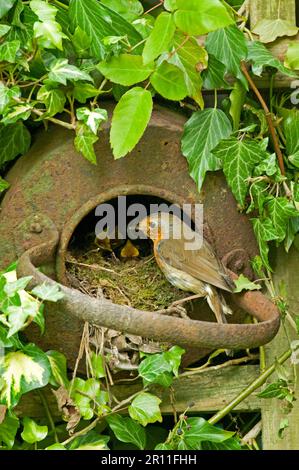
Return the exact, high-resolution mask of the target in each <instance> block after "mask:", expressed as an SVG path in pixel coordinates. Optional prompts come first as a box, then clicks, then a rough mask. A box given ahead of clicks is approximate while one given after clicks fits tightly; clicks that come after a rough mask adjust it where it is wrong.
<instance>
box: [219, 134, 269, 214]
mask: <svg viewBox="0 0 299 470" xmlns="http://www.w3.org/2000/svg"><path fill="white" fill-rule="evenodd" d="M213 154H214V155H215V156H216V157H217V158H219V159H220V160H221V161H222V163H223V171H224V174H225V176H226V179H227V182H228V184H229V186H230V187H231V190H232V192H233V194H234V196H235V198H236V199H237V201H238V203H239V204H240V206H241V207H244V204H245V197H246V194H247V191H248V187H249V182H248V178H249V177H251V176H252V172H253V169H254V167H255V165H256V164H258V163H259V162H261V161H262V160H263V159H264V158H266V157H267V156H268V154H267V152H265V151H264V150H263V149H262V147H261V146H260V144H259V143H258V142H256V141H254V140H249V139H243V140H238V139H237V138H235V137H231V138H230V139H226V140H222V141H221V142H220V143H219V145H218V146H217V147H216V148H215V149H214V150H213Z"/></svg>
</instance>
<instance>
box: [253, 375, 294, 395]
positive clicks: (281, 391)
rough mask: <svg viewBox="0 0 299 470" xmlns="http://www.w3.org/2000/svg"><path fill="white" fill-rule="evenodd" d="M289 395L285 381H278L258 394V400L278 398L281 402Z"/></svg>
mask: <svg viewBox="0 0 299 470" xmlns="http://www.w3.org/2000/svg"><path fill="white" fill-rule="evenodd" d="M288 394H289V387H288V384H287V382H286V381H285V380H283V379H279V380H278V381H277V382H274V383H272V384H269V385H267V387H266V388H265V389H264V390H263V391H262V392H260V393H259V394H258V397H259V398H278V399H279V400H283V399H284V398H285V397H286V396H287V395H288Z"/></svg>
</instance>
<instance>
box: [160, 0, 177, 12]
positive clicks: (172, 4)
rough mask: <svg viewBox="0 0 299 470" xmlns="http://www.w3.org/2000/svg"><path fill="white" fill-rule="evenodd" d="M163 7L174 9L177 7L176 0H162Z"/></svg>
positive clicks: (169, 9)
mask: <svg viewBox="0 0 299 470" xmlns="http://www.w3.org/2000/svg"><path fill="white" fill-rule="evenodd" d="M163 5H164V8H165V9H166V10H168V11H174V10H176V9H177V7H178V6H177V0H164V4H163Z"/></svg>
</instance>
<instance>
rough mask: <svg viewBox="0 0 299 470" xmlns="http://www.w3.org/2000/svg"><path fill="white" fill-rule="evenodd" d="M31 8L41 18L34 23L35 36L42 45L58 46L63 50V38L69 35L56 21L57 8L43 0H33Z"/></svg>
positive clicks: (45, 46)
mask: <svg viewBox="0 0 299 470" xmlns="http://www.w3.org/2000/svg"><path fill="white" fill-rule="evenodd" d="M30 8H31V10H32V11H33V12H34V13H35V14H36V16H37V17H38V19H39V20H40V21H36V22H35V23H34V25H33V31H34V37H35V38H37V39H38V40H39V43H40V45H41V46H42V47H44V48H52V47H57V49H59V50H61V51H62V39H64V38H67V36H66V35H65V34H64V33H63V32H62V27H61V25H60V24H59V23H58V22H57V21H55V18H56V14H57V8H55V7H54V6H53V5H50V4H49V3H46V2H44V1H41V0H31V1H30Z"/></svg>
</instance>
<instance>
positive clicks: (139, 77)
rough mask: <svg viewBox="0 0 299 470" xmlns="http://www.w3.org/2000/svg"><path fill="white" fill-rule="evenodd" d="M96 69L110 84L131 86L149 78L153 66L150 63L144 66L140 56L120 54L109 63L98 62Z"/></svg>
mask: <svg viewBox="0 0 299 470" xmlns="http://www.w3.org/2000/svg"><path fill="white" fill-rule="evenodd" d="M97 68H98V69H99V70H100V72H101V73H102V74H103V75H104V76H105V77H106V78H108V79H109V80H111V81H112V82H114V83H118V84H120V85H124V86H131V85H135V83H138V82H142V81H143V80H145V79H146V78H147V77H149V75H150V74H151V73H152V72H153V70H154V65H153V64H152V63H150V64H147V65H144V64H143V60H142V57H141V56H138V55H131V54H121V55H119V56H114V57H112V59H111V60H110V61H109V62H106V61H103V62H100V63H99V64H98V66H97Z"/></svg>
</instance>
